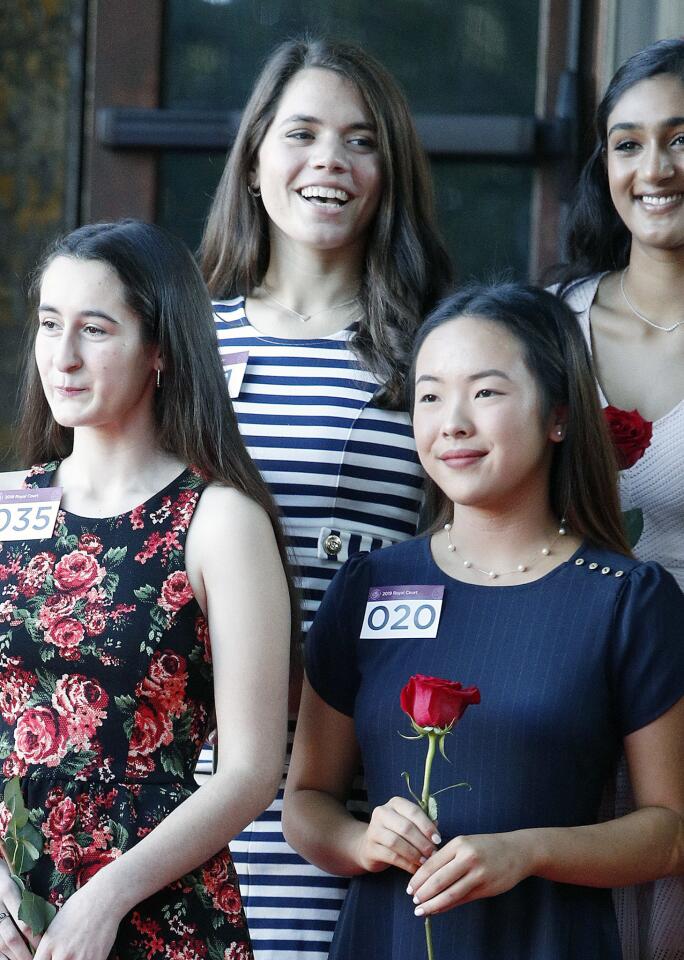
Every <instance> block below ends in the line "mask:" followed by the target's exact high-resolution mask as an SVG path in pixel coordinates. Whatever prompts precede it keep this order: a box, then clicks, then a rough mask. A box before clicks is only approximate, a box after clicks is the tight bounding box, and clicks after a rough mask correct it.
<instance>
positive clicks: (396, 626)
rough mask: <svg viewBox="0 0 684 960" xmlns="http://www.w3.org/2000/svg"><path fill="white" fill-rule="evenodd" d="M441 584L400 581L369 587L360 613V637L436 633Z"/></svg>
mask: <svg viewBox="0 0 684 960" xmlns="http://www.w3.org/2000/svg"><path fill="white" fill-rule="evenodd" d="M443 597H444V587H443V586H440V585H439V584H434V585H430V584H404V585H398V586H389V587H371V588H370V590H369V591H368V603H367V604H366V611H365V613H364V615H363V626H362V628H361V639H362V640H370V639H372V638H374V637H376V638H392V637H395V638H398V637H420V638H425V639H426V640H432V639H434V638H435V637H436V636H437V629H438V627H439V618H440V617H441V615H442V599H443Z"/></svg>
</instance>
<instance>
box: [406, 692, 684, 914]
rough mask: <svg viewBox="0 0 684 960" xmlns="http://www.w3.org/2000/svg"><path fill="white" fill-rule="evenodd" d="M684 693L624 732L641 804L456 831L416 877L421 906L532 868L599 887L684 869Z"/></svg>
mask: <svg viewBox="0 0 684 960" xmlns="http://www.w3.org/2000/svg"><path fill="white" fill-rule="evenodd" d="M683 745H684V699H682V700H680V701H679V703H677V704H676V705H675V706H673V707H672V708H671V709H670V710H668V711H667V712H666V713H665V714H663V716H661V717H659V718H658V719H657V720H655V721H653V723H650V724H649V725H648V726H646V727H644V728H642V729H641V730H637V731H636V732H634V733H632V734H630V735H629V736H628V737H626V739H625V752H626V755H627V760H628V764H629V770H630V777H631V780H632V785H633V788H634V794H635V799H636V803H637V805H638V808H639V809H637V810H636V811H635V812H634V813H630V814H628V815H627V816H625V817H620V818H618V819H616V820H610V821H608V822H607V823H598V824H590V825H587V826H579V827H563V828H554V827H548V828H541V829H527V830H518V831H514V832H512V833H500V834H490V835H479V836H469V837H456V838H455V839H454V840H451V841H450V842H449V843H447V844H446V845H445V846H444V847H443V848H442V849H441V850H438V851H437V852H436V853H435V854H434V855H433V856H432V857H431V858H430V859H429V860H428V862H427V863H426V864H424V866H422V867H421V868H420V869H419V870H418V872H417V873H416V875H415V876H414V877H413V879H412V880H411V883H410V891H411V893H412V894H413V895H414V901H415V902H416V904H418V905H419V906H418V912H419V913H421V912H424V913H438V912H440V911H442V910H448V909H450V908H451V907H454V906H456V905H457V904H459V903H467V902H468V901H469V900H475V899H479V898H480V897H488V896H494V895H496V894H498V893H503V892H504V891H506V890H509V889H510V888H511V887H513V886H515V884H516V883H518V882H520V880H523V879H525V877H528V876H540V877H545V878H546V879H548V880H555V881H558V882H561V883H578V884H585V885H588V886H596V887H613V886H623V885H625V884H630V883H641V882H645V881H647V880H653V879H655V878H656V877H661V876H666V875H669V874H679V873H682V872H684V746H683Z"/></svg>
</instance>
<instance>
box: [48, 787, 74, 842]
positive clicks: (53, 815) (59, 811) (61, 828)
mask: <svg viewBox="0 0 684 960" xmlns="http://www.w3.org/2000/svg"><path fill="white" fill-rule="evenodd" d="M75 823H76V804H75V803H74V801H73V800H72V799H71V797H65V798H64V799H63V800H62V801H61V802H60V803H58V804H57V806H56V807H53V809H52V810H51V811H50V814H49V816H48V818H47V820H46V821H45V823H44V824H43V833H44V834H45V836H46V837H61V836H63V834H65V833H69V831H70V830H73V827H74V824H75Z"/></svg>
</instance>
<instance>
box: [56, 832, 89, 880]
mask: <svg viewBox="0 0 684 960" xmlns="http://www.w3.org/2000/svg"><path fill="white" fill-rule="evenodd" d="M49 852H50V856H51V857H52V859H53V860H54V862H55V867H56V868H57V870H59V872H60V873H65V874H68V873H75V872H76V870H77V869H78V865H79V864H80V862H81V855H82V853H83V850H82V848H81V846H80V845H79V843H78V840H77V839H76V837H74V836H72V835H71V834H70V833H68V834H66V836H63V837H62V836H57V837H55V838H54V840H51V841H50V847H49Z"/></svg>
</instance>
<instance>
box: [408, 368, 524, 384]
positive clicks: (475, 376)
mask: <svg viewBox="0 0 684 960" xmlns="http://www.w3.org/2000/svg"><path fill="white" fill-rule="evenodd" d="M486 377H501V378H502V380H508V381H509V382H510V379H511V378H510V377H509V376H508V374H507V373H504V371H503V370H497V369H496V368H495V367H492V368H491V369H489V370H478V372H477V373H471V374H470V376H468V377H466V380H467V381H468V383H474V382H475V380H484V379H485V378H486ZM424 380H429V381H430V382H432V383H441V382H442V378H441V377H436V376H434V375H433V374H431V373H423V374H421V375H420V376H419V377H418V379H417V380H416V384H418V383H422V382H423V381H424Z"/></svg>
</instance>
